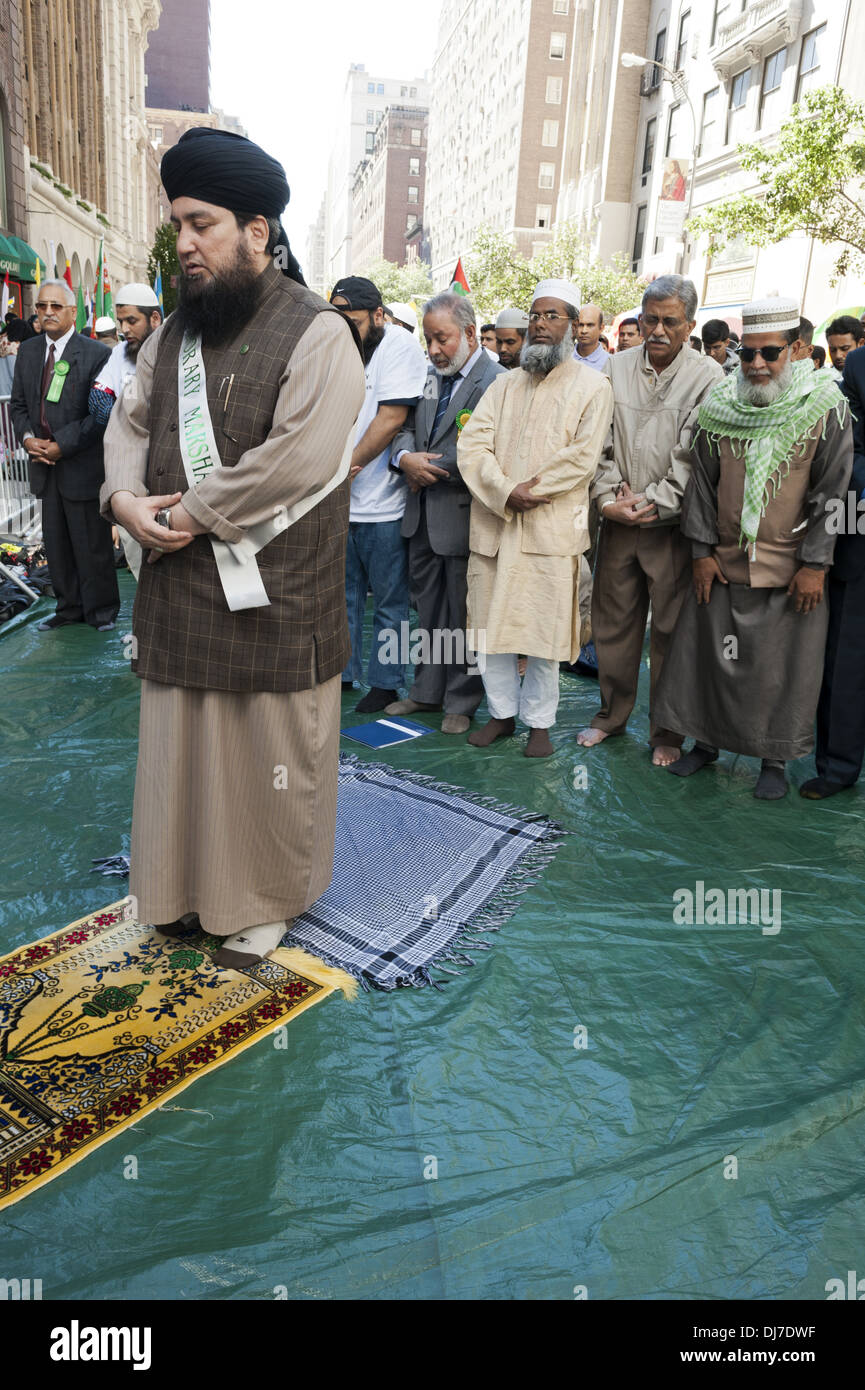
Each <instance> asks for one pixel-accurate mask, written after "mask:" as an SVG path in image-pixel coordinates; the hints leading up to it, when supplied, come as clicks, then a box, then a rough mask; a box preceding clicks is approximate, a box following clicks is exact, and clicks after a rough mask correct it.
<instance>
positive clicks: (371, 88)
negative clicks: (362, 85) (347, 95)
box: [366, 82, 375, 93]
mask: <svg viewBox="0 0 865 1390" xmlns="http://www.w3.org/2000/svg"><path fill="white" fill-rule="evenodd" d="M366 90H367V92H373V93H374V92H375V83H374V82H367V84H366Z"/></svg>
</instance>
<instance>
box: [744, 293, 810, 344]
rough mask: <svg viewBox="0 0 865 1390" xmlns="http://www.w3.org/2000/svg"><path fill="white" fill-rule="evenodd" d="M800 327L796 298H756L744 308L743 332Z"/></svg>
mask: <svg viewBox="0 0 865 1390" xmlns="http://www.w3.org/2000/svg"><path fill="white" fill-rule="evenodd" d="M798 327H799V305H798V302H797V301H796V300H795V299H781V298H780V296H779V295H777V294H775V295H772V296H771V297H770V298H769V299H755V300H753V301H752V303H750V304H745V305H744V306H743V308H742V333H743V335H744V334H745V333H785V332H786V331H787V329H788V328H797V329H798Z"/></svg>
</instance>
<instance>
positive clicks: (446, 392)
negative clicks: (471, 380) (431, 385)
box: [430, 374, 461, 443]
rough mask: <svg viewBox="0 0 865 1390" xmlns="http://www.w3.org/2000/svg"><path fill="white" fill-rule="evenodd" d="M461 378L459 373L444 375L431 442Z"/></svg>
mask: <svg viewBox="0 0 865 1390" xmlns="http://www.w3.org/2000/svg"><path fill="white" fill-rule="evenodd" d="M460 380H461V377H460V376H459V374H457V375H456V376H443V377H442V389H441V395H440V396H439V403H438V405H437V406H436V413H435V419H434V420H433V427H432V433H431V435H430V443H432V441H433V440H434V439H435V437H436V434H437V433H438V427H439V425H440V424H441V422H442V420H443V419H444V417H445V414H446V412H447V408H448V406H449V405H450V399H451V396H452V394H453V389H454V387H455V386H456V384H457V382H458V381H460Z"/></svg>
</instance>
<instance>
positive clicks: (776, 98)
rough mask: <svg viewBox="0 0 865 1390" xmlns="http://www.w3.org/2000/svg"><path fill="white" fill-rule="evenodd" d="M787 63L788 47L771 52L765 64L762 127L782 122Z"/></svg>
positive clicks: (761, 105) (762, 93) (764, 128)
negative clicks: (783, 82)
mask: <svg viewBox="0 0 865 1390" xmlns="http://www.w3.org/2000/svg"><path fill="white" fill-rule="evenodd" d="M786 63H787V50H786V48H779V49H778V50H777V52H776V53H770V54H769V56H768V58H767V59H766V61H765V63H764V64H763V88H762V91H761V93H760V129H761V130H766V129H768V128H769V127H770V126H773V125H777V124H780V120H779V117H780V114H781V82H782V80H783V77H784V68H785V66H786Z"/></svg>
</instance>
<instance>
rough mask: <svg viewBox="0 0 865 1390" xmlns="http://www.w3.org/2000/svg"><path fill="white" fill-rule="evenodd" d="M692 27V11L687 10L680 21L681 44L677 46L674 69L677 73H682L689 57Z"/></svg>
mask: <svg viewBox="0 0 865 1390" xmlns="http://www.w3.org/2000/svg"><path fill="white" fill-rule="evenodd" d="M690 27H691V11H690V10H685V13H684V14H683V15H682V17H681V19H680V20H679V42H678V43H677V44H676V61H675V63H674V64H673V67H674V68H675V69H676V71H677V72H681V71H682V68H683V67H684V66H685V59H686V58H687V56H688V31H689V30H690Z"/></svg>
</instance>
